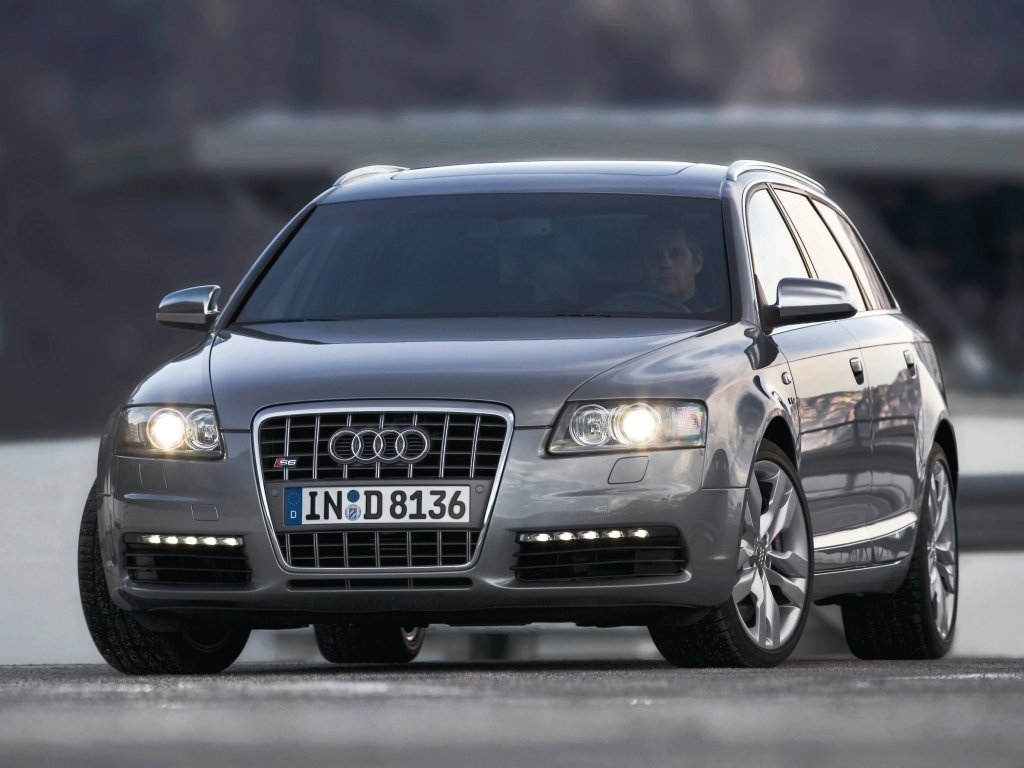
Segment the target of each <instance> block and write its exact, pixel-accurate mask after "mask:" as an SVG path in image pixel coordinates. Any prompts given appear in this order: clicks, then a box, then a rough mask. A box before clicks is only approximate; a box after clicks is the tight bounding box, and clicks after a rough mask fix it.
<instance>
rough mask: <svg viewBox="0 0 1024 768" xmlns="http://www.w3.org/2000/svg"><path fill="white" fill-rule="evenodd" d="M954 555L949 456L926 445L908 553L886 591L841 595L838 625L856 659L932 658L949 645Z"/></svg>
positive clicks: (952, 624)
mask: <svg viewBox="0 0 1024 768" xmlns="http://www.w3.org/2000/svg"><path fill="white" fill-rule="evenodd" d="M958 567H959V557H958V554H957V533H956V498H955V491H954V487H953V474H952V472H951V471H950V469H949V460H948V459H947V458H946V454H945V452H943V450H942V448H940V447H939V446H938V445H936V446H935V447H933V448H932V452H931V454H930V455H929V457H928V465H927V470H926V474H925V491H924V498H923V500H922V505H921V513H920V515H919V516H918V523H917V538H916V539H915V541H914V554H913V556H912V558H911V561H910V568H909V569H908V571H907V576H906V578H905V579H904V580H903V584H901V585H900V588H899V589H898V590H896V592H894V593H893V594H891V595H859V596H856V597H848V598H845V599H844V600H843V602H842V607H843V629H844V630H845V632H846V642H847V644H848V645H849V646H850V650H851V651H853V654H854V655H855V656H857V657H858V658H861V659H938V658H941V657H942V656H945V655H946V653H947V651H949V648H950V646H951V645H952V644H953V633H954V631H955V629H956V606H957V589H958V581H959V580H958Z"/></svg>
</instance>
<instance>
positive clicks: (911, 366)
mask: <svg viewBox="0 0 1024 768" xmlns="http://www.w3.org/2000/svg"><path fill="white" fill-rule="evenodd" d="M903 360H904V361H905V362H906V364H907V370H908V371H910V378H912V379H913V378H916V377H917V361H916V360H914V353H913V352H911V351H910V350H909V349H904V350H903Z"/></svg>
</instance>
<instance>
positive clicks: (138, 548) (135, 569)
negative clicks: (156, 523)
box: [125, 534, 252, 586]
mask: <svg viewBox="0 0 1024 768" xmlns="http://www.w3.org/2000/svg"><path fill="white" fill-rule="evenodd" d="M142 538H143V537H140V536H137V535H132V534H129V535H128V536H126V537H125V559H126V566H127V569H128V578H130V579H131V580H132V581H135V582H139V583H149V584H189V585H196V586H241V585H244V584H248V583H249V581H250V579H251V578H252V570H251V569H250V567H249V558H248V557H246V554H245V547H243V546H227V545H223V544H216V545H213V546H185V545H182V544H176V545H175V544H148V543H145V542H143V541H141V539H142ZM147 538H148V537H147Z"/></svg>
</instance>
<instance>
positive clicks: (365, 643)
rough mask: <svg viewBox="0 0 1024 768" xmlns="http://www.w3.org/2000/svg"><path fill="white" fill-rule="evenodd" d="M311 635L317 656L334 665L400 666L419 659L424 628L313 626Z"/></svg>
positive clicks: (424, 632)
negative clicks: (313, 636) (316, 648)
mask: <svg viewBox="0 0 1024 768" xmlns="http://www.w3.org/2000/svg"><path fill="white" fill-rule="evenodd" d="M314 632H315V634H316V644H317V647H318V648H319V649H320V653H321V654H322V655H323V657H324V658H325V659H327V661H330V662H333V663H334V664H359V663H377V664H402V663H406V662H410V661H412V660H413V659H415V658H416V657H417V656H418V655H419V652H420V649H421V648H422V647H423V638H424V636H425V635H426V627H394V626H383V627H377V626H361V625H357V624H317V625H315V626H314Z"/></svg>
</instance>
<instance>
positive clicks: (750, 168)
mask: <svg viewBox="0 0 1024 768" xmlns="http://www.w3.org/2000/svg"><path fill="white" fill-rule="evenodd" d="M756 171H765V172H767V173H777V174H779V175H781V176H789V177H790V178H791V179H796V180H797V181H799V182H801V183H803V184H806V185H807V186H809V187H812V188H813V189H816V190H818V191H819V192H821V193H822V194H824V193H825V187H823V186H822V185H821V184H819V183H818V182H816V181H815V180H814V179H812V178H811V177H810V176H805V175H804V174H802V173H800V172H799V171H794V170H793V169H792V168H787V167H786V166H784V165H778V164H776V163H766V162H763V161H761V160H737V161H736V162H735V163H733V164H732V165H730V166H729V169H728V170H727V171H726V173H725V177H726V178H727V179H728V180H729V181H738V180H739V178H740V176H741V175H742V174H744V173H754V172H756Z"/></svg>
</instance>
